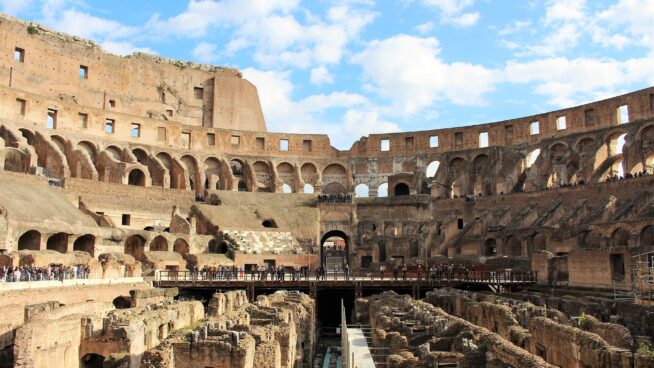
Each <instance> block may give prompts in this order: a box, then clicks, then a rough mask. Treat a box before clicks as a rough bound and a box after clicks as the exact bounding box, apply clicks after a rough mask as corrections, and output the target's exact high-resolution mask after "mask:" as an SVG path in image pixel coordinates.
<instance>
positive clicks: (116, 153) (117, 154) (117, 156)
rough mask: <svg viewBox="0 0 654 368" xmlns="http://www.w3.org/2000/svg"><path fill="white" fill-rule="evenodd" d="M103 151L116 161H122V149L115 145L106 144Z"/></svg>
mask: <svg viewBox="0 0 654 368" xmlns="http://www.w3.org/2000/svg"><path fill="white" fill-rule="evenodd" d="M104 152H106V153H107V154H108V155H109V156H110V157H112V158H113V159H114V160H116V161H123V151H122V150H121V149H120V148H118V147H116V146H108V147H107V148H105V149H104Z"/></svg>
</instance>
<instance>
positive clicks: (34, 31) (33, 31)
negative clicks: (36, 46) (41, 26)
mask: <svg viewBox="0 0 654 368" xmlns="http://www.w3.org/2000/svg"><path fill="white" fill-rule="evenodd" d="M27 33H28V34H30V35H35V34H39V30H38V28H36V27H34V26H27Z"/></svg>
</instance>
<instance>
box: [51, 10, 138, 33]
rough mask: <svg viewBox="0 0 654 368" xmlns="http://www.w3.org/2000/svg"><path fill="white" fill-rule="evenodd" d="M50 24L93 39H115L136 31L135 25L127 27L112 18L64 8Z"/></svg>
mask: <svg viewBox="0 0 654 368" xmlns="http://www.w3.org/2000/svg"><path fill="white" fill-rule="evenodd" d="M50 26H52V27H53V28H55V29H56V30H58V31H60V32H65V33H70V34H73V35H76V36H79V37H83V38H88V39H94V40H98V39H106V40H116V39H121V38H127V37H130V36H133V35H135V34H137V33H138V28H136V27H129V26H126V25H123V24H121V23H119V22H116V21H113V20H107V19H103V18H98V17H95V16H92V15H89V14H86V13H82V12H79V11H77V10H74V9H68V10H65V11H63V13H61V16H60V17H58V18H53V19H51V21H50Z"/></svg>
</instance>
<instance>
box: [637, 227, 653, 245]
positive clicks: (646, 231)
mask: <svg viewBox="0 0 654 368" xmlns="http://www.w3.org/2000/svg"><path fill="white" fill-rule="evenodd" d="M640 245H642V246H645V247H651V246H654V226H652V225H647V226H645V227H644V228H643V230H642V231H641V232H640Z"/></svg>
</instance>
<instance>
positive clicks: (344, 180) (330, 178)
mask: <svg viewBox="0 0 654 368" xmlns="http://www.w3.org/2000/svg"><path fill="white" fill-rule="evenodd" d="M322 181H323V193H345V192H347V191H348V177H347V169H346V168H345V166H343V165H341V164H339V163H331V164H329V165H327V166H325V168H324V169H323V170H322Z"/></svg>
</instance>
